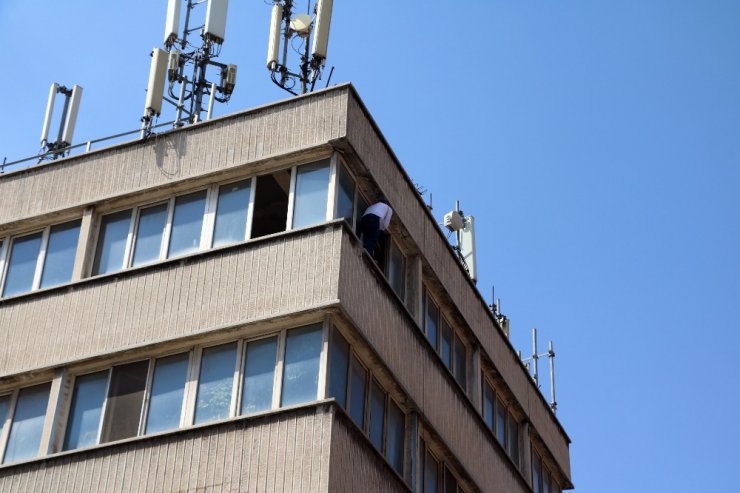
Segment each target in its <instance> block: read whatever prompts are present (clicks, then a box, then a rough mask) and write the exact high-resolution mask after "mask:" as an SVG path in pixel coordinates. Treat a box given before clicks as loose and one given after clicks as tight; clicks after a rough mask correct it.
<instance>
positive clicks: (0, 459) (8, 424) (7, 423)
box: [0, 380, 54, 467]
mask: <svg viewBox="0 0 740 493" xmlns="http://www.w3.org/2000/svg"><path fill="white" fill-rule="evenodd" d="M47 384H48V385H49V394H48V395H47V402H46V411H45V414H44V422H43V424H42V426H41V437H40V440H39V448H38V451H37V452H36V455H35V456H34V457H31V458H28V459H21V460H19V461H16V462H7V463H6V462H5V459H6V456H7V452H8V444H9V443H10V431H11V428H12V426H13V422H14V420H15V416H16V414H17V412H18V398H19V396H20V393H21V391H22V390H24V389H29V388H33V387H38V386H40V385H47ZM53 392H54V385H53V381H51V380H41V381H38V382H35V383H32V384H29V385H24V386H22V387H18V388H15V389H12V390H10V391H3V392H0V397H5V396H10V400H9V401H8V412H7V414H6V416H5V417H4V423H3V427H2V433H0V467H2V466H6V465H10V464H16V463H18V462H24V461H28V460H35V459H38V458H40V457H43V456H44V455H46V454H45V452H46V449H47V446H48V441H47V439H46V437H45V435H46V432H47V431H48V428H49V421H48V417H49V412H50V405H51V403H52V393H53Z"/></svg>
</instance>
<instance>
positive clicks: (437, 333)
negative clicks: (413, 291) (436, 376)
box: [422, 288, 468, 390]
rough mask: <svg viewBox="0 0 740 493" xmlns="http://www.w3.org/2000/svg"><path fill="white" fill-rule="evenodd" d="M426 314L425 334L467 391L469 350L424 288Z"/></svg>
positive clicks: (423, 298)
mask: <svg viewBox="0 0 740 493" xmlns="http://www.w3.org/2000/svg"><path fill="white" fill-rule="evenodd" d="M422 302H423V307H422V310H423V313H424V333H425V334H426V336H427V339H428V340H429V342H430V343H431V344H432V346H434V350H435V351H436V352H437V354H439V356H440V358H442V362H443V363H444V365H445V366H446V367H447V369H448V370H450V372H451V373H452V375H453V376H454V377H455V380H456V381H457V383H458V384H459V385H460V386H461V387H462V388H463V390H467V388H468V378H467V371H468V370H467V349H466V347H465V344H464V343H463V341H462V339H461V338H460V337H459V336H458V335H457V333H456V332H455V330H454V329H453V328H452V327H451V326H450V324H449V322H447V319H446V318H445V317H444V315H442V312H441V310H440V308H439V306H438V305H437V303H436V302H435V301H434V298H432V297H431V295H430V294H429V291H428V290H427V289H426V288H424V294H423V296H422Z"/></svg>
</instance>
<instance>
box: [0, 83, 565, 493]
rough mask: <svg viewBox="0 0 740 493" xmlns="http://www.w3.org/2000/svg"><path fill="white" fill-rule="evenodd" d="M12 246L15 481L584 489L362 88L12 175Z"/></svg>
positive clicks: (1, 283) (60, 487)
mask: <svg viewBox="0 0 740 493" xmlns="http://www.w3.org/2000/svg"><path fill="white" fill-rule="evenodd" d="M381 193H382V194H383V195H384V196H385V197H386V198H387V199H388V201H389V202H390V204H391V206H392V207H393V209H394V211H395V214H394V217H393V221H392V223H391V227H390V235H389V237H388V238H387V239H386V240H385V242H384V248H382V249H381V251H380V255H378V256H377V258H376V259H373V258H371V257H370V256H369V255H368V254H367V253H366V252H364V251H363V249H362V247H361V243H360V241H359V240H358V238H357V236H356V235H355V233H354V231H353V228H354V225H355V223H356V221H357V218H358V212H362V211H363V210H364V208H365V207H366V205H367V203H369V202H371V201H373V200H375V199H376V198H377V197H379V196H380V194H381ZM0 242H1V243H0V244H1V245H2V247H1V250H0V252H1V254H0V265H1V266H2V269H1V270H0V272H2V278H0V289H1V290H2V291H0V292H1V293H2V299H0V329H1V331H0V338H1V339H0V341H2V348H3V350H2V352H1V353H0V416H2V417H3V418H4V424H3V426H2V432H1V433H0V454H2V465H0V492H10V491H13V492H16V491H75V492H77V491H222V490H228V491H237V490H238V491H250V492H254V491H268V492H273V491H276V492H278V491H279V492H282V491H294V492H298V491H300V492H308V491H415V492H422V491H437V492H450V491H457V490H458V489H459V491H464V492H475V491H487V492H488V491H490V492H520V491H521V492H531V491H534V492H536V493H545V492H547V493H554V492H559V491H561V490H562V489H569V488H572V487H573V486H572V483H571V479H570V464H569V450H568V448H569V442H570V440H569V438H568V436H567V435H566V433H565V431H564V430H563V428H562V426H561V425H560V423H559V422H558V420H557V419H556V417H555V415H554V413H553V412H552V411H551V410H550V408H549V406H548V403H547V402H546V401H545V399H544V398H543V397H542V395H541V394H540V392H539V390H538V389H537V388H536V386H535V385H534V384H533V382H532V380H531V378H530V376H529V374H528V372H527V370H526V369H525V368H524V366H523V365H522V363H521V362H520V360H519V358H518V357H517V354H516V352H515V351H514V349H513V347H512V346H511V344H510V343H509V341H508V339H507V338H506V336H505V335H504V333H503V332H502V330H501V328H500V327H499V326H498V325H497V322H496V320H495V318H494V317H493V316H492V314H491V313H490V311H489V309H488V307H487V304H486V302H485V300H484V299H483V298H482V297H481V295H480V294H479V293H478V291H477V290H476V289H475V286H474V284H473V283H472V282H471V281H470V279H469V278H468V276H467V275H466V272H465V270H464V268H463V267H462V266H461V264H460V263H459V262H458V261H457V260H456V257H455V256H454V253H453V250H452V249H451V247H450V246H449V244H448V243H447V241H446V240H445V236H444V235H443V233H442V232H441V230H440V229H439V227H438V226H437V224H436V221H435V219H434V217H433V216H432V215H431V213H430V212H429V210H428V209H427V207H426V205H425V204H424V202H423V200H422V199H421V197H420V196H419V195H418V193H417V192H416V190H415V188H414V186H413V183H412V182H411V180H410V179H409V177H408V176H407V175H406V174H405V172H404V171H403V169H402V168H401V166H400V164H399V163H398V161H397V159H396V158H395V156H394V154H393V151H392V150H391V149H390V147H389V146H388V144H387V143H386V141H385V140H384V139H383V136H382V135H381V133H380V131H379V130H378V128H377V126H376V125H375V124H374V122H373V120H372V118H371V116H370V115H369V113H368V111H367V109H366V108H365V106H364V105H363V103H362V102H361V100H360V99H359V97H358V96H357V94H356V92H355V90H354V89H353V87H352V86H351V85H340V86H335V87H332V88H330V89H327V90H323V91H317V92H315V93H311V94H307V95H305V96H301V97H296V98H293V99H289V100H286V101H283V102H279V103H275V104H271V105H267V106H263V107H259V108H256V109H252V110H248V111H244V112H241V113H237V114H234V115H230V116H225V117H222V118H218V119H214V120H211V121H207V122H203V123H199V124H195V125H190V126H187V127H183V128H180V129H177V130H173V131H170V132H166V133H163V134H161V135H157V136H154V137H151V138H149V139H147V140H138V141H134V142H129V143H125V144H120V145H115V146H112V147H109V148H106V149H101V150H98V151H93V152H89V153H86V154H82V155H78V156H73V157H68V158H65V159H59V160H56V161H54V162H51V163H49V164H46V165H43V166H36V167H31V168H28V169H25V170H21V171H16V172H12V173H8V174H6V175H3V176H1V177H0ZM0 423H2V421H0Z"/></svg>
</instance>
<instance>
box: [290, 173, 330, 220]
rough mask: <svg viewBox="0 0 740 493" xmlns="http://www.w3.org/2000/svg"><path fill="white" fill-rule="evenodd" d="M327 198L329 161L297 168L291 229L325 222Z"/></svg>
mask: <svg viewBox="0 0 740 493" xmlns="http://www.w3.org/2000/svg"><path fill="white" fill-rule="evenodd" d="M328 196H329V160H328V159H326V160H324V161H320V162H318V163H314V164H307V165H304V166H300V167H298V173H297V175H296V184H295V205H294V212H293V228H302V227H304V226H311V225H312V224H318V223H322V222H324V221H326V203H327V200H328Z"/></svg>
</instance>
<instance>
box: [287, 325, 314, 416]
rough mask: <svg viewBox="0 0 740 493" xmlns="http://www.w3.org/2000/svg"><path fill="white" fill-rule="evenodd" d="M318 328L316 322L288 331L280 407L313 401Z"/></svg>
mask: <svg viewBox="0 0 740 493" xmlns="http://www.w3.org/2000/svg"><path fill="white" fill-rule="evenodd" d="M321 329H322V326H321V324H316V325H310V326H308V327H302V328H299V329H293V330H289V331H288V335H287V340H286V342H285V364H284V369H283V395H282V401H281V402H282V405H283V406H290V405H293V404H300V403H302V402H309V401H313V400H316V396H317V393H318V384H319V356H320V355H321V339H322V337H321Z"/></svg>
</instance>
